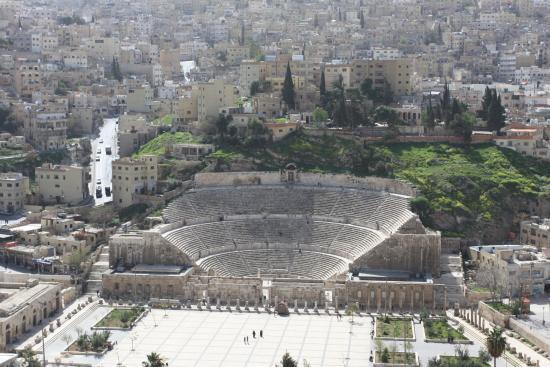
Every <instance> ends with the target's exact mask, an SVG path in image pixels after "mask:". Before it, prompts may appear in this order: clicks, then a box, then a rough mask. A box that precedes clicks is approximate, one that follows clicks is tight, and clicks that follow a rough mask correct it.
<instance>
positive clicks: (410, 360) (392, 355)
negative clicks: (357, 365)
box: [374, 348, 417, 366]
mask: <svg viewBox="0 0 550 367" xmlns="http://www.w3.org/2000/svg"><path fill="white" fill-rule="evenodd" d="M383 364H389V365H407V366H416V365H417V360H416V354H415V353H406V354H405V352H392V351H389V350H388V348H384V350H382V351H376V354H375V356H374V365H375V366H376V365H383Z"/></svg>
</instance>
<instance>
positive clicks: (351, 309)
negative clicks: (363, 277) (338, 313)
mask: <svg viewBox="0 0 550 367" xmlns="http://www.w3.org/2000/svg"><path fill="white" fill-rule="evenodd" d="M356 312H357V304H356V303H355V302H351V303H348V304H347V306H346V315H347V316H351V323H352V324H353V317H354V316H355V313H356Z"/></svg>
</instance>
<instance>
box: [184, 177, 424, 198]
mask: <svg viewBox="0 0 550 367" xmlns="http://www.w3.org/2000/svg"><path fill="white" fill-rule="evenodd" d="M285 174H286V173H285V172H284V171H281V172H273V171H272V172H206V173H197V174H196V175H195V178H194V183H195V187H196V188H202V187H216V186H243V185H281V184H288V183H289V180H288V178H287V176H285ZM293 182H294V183H295V184H301V185H308V186H328V187H349V188H364V189H370V190H374V191H385V192H391V193H395V194H400V195H406V196H416V194H417V190H416V189H415V188H414V187H412V186H411V185H410V184H408V183H406V182H404V181H399V180H393V179H388V178H381V177H356V176H353V175H344V174H329V173H304V172H299V171H297V172H296V176H295V177H294V181H293Z"/></svg>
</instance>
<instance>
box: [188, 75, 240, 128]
mask: <svg viewBox="0 0 550 367" xmlns="http://www.w3.org/2000/svg"><path fill="white" fill-rule="evenodd" d="M193 92H194V93H196V95H197V113H198V119H199V121H206V120H208V119H209V118H216V117H217V116H218V114H219V110H220V108H222V107H232V106H235V105H236V103H237V99H238V98H239V90H238V89H237V87H235V86H234V85H232V84H227V83H226V82H224V81H223V80H221V79H214V80H211V81H210V82H208V83H201V84H199V85H198V86H197V87H196V88H195V89H193Z"/></svg>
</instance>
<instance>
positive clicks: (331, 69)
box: [324, 58, 413, 95]
mask: <svg viewBox="0 0 550 367" xmlns="http://www.w3.org/2000/svg"><path fill="white" fill-rule="evenodd" d="M324 70H325V83H326V86H327V88H332V86H333V85H334V83H336V82H337V81H338V80H339V78H340V76H341V77H342V83H343V85H344V87H345V88H359V87H360V86H361V83H362V82H363V81H364V80H365V79H371V80H372V81H373V87H374V88H380V89H383V88H385V85H386V83H387V84H388V85H389V87H390V89H391V91H392V92H393V93H394V94H396V95H406V94H410V93H411V92H412V82H411V80H412V76H413V67H412V61H411V60H410V59H408V58H399V59H392V60H366V59H365V60H353V61H352V62H351V63H345V64H343V63H334V64H326V65H325V69H324Z"/></svg>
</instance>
